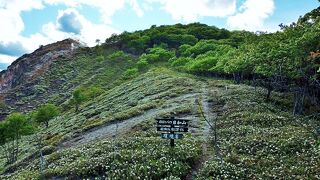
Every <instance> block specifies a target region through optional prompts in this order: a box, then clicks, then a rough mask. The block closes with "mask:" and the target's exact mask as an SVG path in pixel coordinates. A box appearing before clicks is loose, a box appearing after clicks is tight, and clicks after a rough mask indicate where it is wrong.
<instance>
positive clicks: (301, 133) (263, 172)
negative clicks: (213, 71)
mask: <svg viewBox="0 0 320 180" xmlns="http://www.w3.org/2000/svg"><path fill="white" fill-rule="evenodd" d="M225 86H228V87H229V88H228V89H227V90H226V89H225ZM210 87H211V89H212V90H214V93H212V95H211V96H212V99H213V100H214V101H216V102H219V103H222V104H225V105H224V107H223V111H222V113H220V115H219V116H218V118H217V119H216V121H217V127H218V146H219V149H220V154H221V156H222V157H223V158H222V159H223V160H222V161H219V160H211V161H209V162H206V164H205V166H204V168H203V169H202V170H201V172H200V176H199V177H200V178H199V179H207V178H209V177H210V178H212V177H214V178H218V179H236V178H240V179H295V178H297V179H317V178H320V176H319V170H320V169H319V167H320V141H319V138H318V139H317V137H316V135H315V134H314V122H318V123H319V118H318V120H316V119H314V120H309V121H306V120H305V119H303V117H294V116H292V115H291V112H290V109H291V108H290V105H289V104H290V102H289V101H290V97H288V96H287V95H286V94H280V93H275V94H273V97H272V100H271V101H270V102H265V100H264V97H263V94H265V93H266V92H264V91H263V90H262V89H260V88H258V89H257V91H255V90H254V88H252V87H249V86H246V85H229V84H228V83H226V82H224V81H215V80H210ZM213 109H215V108H214V107H213ZM318 125H319V124H318Z"/></svg>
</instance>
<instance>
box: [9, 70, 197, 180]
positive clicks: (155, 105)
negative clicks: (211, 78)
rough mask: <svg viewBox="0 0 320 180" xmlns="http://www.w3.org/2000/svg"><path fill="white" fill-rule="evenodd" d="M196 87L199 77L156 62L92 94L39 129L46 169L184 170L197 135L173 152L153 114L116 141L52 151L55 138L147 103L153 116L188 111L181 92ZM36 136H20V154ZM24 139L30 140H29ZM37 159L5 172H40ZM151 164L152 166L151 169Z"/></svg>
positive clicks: (72, 172) (81, 172)
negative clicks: (153, 66) (78, 109)
mask: <svg viewBox="0 0 320 180" xmlns="http://www.w3.org/2000/svg"><path fill="white" fill-rule="evenodd" d="M197 87H199V83H198V82H197V81H195V80H194V79H193V78H190V77H189V75H185V74H179V73H175V72H173V71H170V70H167V69H166V68H156V69H153V70H151V71H149V72H147V73H145V74H143V75H141V76H139V77H137V78H135V79H133V80H131V81H127V82H125V83H123V84H121V85H119V86H116V87H114V88H113V89H111V90H109V91H106V92H105V93H103V94H102V95H100V96H99V97H98V98H97V99H96V100H95V101H96V102H94V101H93V100H92V101H88V102H87V103H85V104H83V106H82V107H81V112H80V113H75V112H74V110H73V109H70V110H69V111H68V112H65V113H64V114H63V115H61V116H60V117H58V118H56V119H55V120H53V121H52V122H50V124H51V125H50V127H49V129H47V130H43V131H42V132H43V133H45V134H46V136H45V139H46V140H45V143H46V145H47V146H46V147H45V148H44V149H45V150H46V154H48V155H47V156H46V159H47V168H46V171H45V175H46V176H47V177H54V176H63V177H64V176H82V177H84V176H97V175H99V174H103V173H105V172H106V174H109V176H112V177H118V178H120V179H121V178H123V176H124V175H127V174H128V173H129V172H130V173H135V174H132V176H135V175H139V176H141V177H145V176H153V177H167V176H170V175H173V176H178V177H183V176H186V174H187V173H188V172H189V170H190V167H191V165H192V163H193V162H194V161H195V160H196V159H197V158H198V157H199V155H200V153H201V150H200V146H199V143H200V140H197V139H196V138H192V137H190V138H185V140H182V141H179V142H178V147H177V148H176V149H177V151H175V152H174V153H173V154H171V153H170V152H171V150H170V148H169V147H168V146H167V145H168V144H167V143H168V141H166V140H161V139H160V138H159V134H158V133H156V132H155V129H154V127H153V121H154V120H153V118H154V117H151V118H150V117H149V118H146V119H145V121H144V122H142V123H141V124H139V125H137V126H135V127H132V129H129V131H128V132H127V133H125V134H124V135H123V136H120V137H119V138H118V139H117V140H116V141H115V140H114V139H112V138H110V137H108V138H106V139H104V140H101V141H97V142H93V143H90V144H87V145H84V146H77V147H75V148H68V149H62V150H61V151H59V152H54V151H56V149H55V148H56V147H57V145H59V142H61V141H64V140H68V139H72V138H73V137H76V136H77V135H79V134H82V133H83V132H85V131H87V130H88V129H90V128H93V127H96V126H100V125H102V124H105V123H110V122H118V121H122V120H126V119H128V118H130V117H132V116H138V115H140V114H142V113H143V112H144V111H146V110H149V109H156V111H157V116H170V115H173V114H176V115H179V114H187V113H190V112H191V111H192V104H191V103H192V101H191V99H188V98H183V96H184V95H188V94H191V95H192V94H194V93H197V92H198V91H199V90H198V89H197ZM179 97H182V98H179ZM168 108H169V109H170V111H168V110H167V109H168ZM141 118H144V117H143V116H142V117H141ZM35 136H39V135H34V136H32V137H26V138H25V139H24V142H26V144H24V145H23V150H22V151H23V152H26V153H25V154H24V155H23V156H24V157H26V156H28V155H30V154H29V153H30V152H32V151H33V150H36V142H35V141H32V139H34V140H35ZM189 136H190V135H189ZM27 140H31V143H30V142H28V141H27ZM115 143H116V144H115ZM114 148H116V149H117V154H115V152H113V151H114ZM27 149H28V150H29V151H27ZM30 150H31V151H30ZM52 152H54V153H52ZM177 153H178V154H180V155H177ZM161 157H162V158H161ZM98 162H99V163H98ZM38 163H39V160H38V159H34V160H31V163H29V164H28V166H25V164H23V163H17V164H16V165H14V166H12V167H11V169H20V171H19V170H18V171H16V172H15V173H14V174H15V175H17V176H11V175H10V176H8V178H17V179H19V178H22V179H23V178H25V177H39V174H38V173H39V171H38V168H39V167H38ZM111 165H113V166H112V167H111ZM114 166H115V167H114ZM110 168H113V169H114V168H116V169H117V171H115V172H113V173H114V174H110V173H111V172H112V170H111V169H110ZM150 168H151V169H153V171H150Z"/></svg>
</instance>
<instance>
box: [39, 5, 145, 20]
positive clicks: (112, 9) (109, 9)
mask: <svg viewBox="0 0 320 180" xmlns="http://www.w3.org/2000/svg"><path fill="white" fill-rule="evenodd" d="M44 2H45V3H47V4H51V5H52V4H65V5H66V6H68V7H73V8H76V7H81V6H83V5H86V6H91V7H94V8H97V9H98V11H99V13H100V14H101V20H102V21H103V22H104V23H105V24H111V16H112V15H114V14H115V13H116V12H117V11H118V10H120V9H122V8H123V7H124V6H125V4H126V3H128V4H129V5H130V6H131V7H132V9H133V10H134V11H135V12H136V14H137V15H138V16H143V11H142V8H141V7H140V5H139V3H138V2H137V0H44Z"/></svg>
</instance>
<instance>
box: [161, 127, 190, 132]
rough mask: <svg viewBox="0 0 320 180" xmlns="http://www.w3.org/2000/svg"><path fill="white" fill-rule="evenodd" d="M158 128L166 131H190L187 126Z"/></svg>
mask: <svg viewBox="0 0 320 180" xmlns="http://www.w3.org/2000/svg"><path fill="white" fill-rule="evenodd" d="M157 130H158V131H165V132H188V128H187V127H157Z"/></svg>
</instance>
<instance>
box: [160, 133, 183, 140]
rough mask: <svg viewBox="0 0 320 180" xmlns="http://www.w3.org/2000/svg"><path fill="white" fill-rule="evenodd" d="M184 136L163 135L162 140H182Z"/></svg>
mask: <svg viewBox="0 0 320 180" xmlns="http://www.w3.org/2000/svg"><path fill="white" fill-rule="evenodd" d="M182 137H183V135H182V134H170V133H162V134H161V138H163V139H182Z"/></svg>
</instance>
